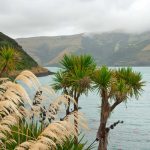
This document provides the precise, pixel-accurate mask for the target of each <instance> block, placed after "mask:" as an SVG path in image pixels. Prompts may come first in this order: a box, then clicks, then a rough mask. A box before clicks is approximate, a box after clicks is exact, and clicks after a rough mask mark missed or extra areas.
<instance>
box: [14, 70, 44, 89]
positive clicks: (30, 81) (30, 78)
mask: <svg viewBox="0 0 150 150" xmlns="http://www.w3.org/2000/svg"><path fill="white" fill-rule="evenodd" d="M18 80H21V81H23V82H24V83H25V84H26V85H28V86H29V87H34V88H35V89H37V88H39V87H40V86H41V84H40V82H39V81H38V79H37V77H36V76H35V75H34V74H33V73H32V72H30V71H28V70H25V71H23V72H21V73H20V75H18V76H17V77H16V79H15V81H18Z"/></svg>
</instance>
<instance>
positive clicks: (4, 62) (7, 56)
mask: <svg viewBox="0 0 150 150" xmlns="http://www.w3.org/2000/svg"><path fill="white" fill-rule="evenodd" d="M20 57H21V56H20V54H19V53H18V52H16V51H15V49H14V48H13V47H2V48H1V51H0V59H1V62H0V69H1V71H5V72H7V71H11V70H15V69H17V66H19V62H20V61H21V60H20Z"/></svg>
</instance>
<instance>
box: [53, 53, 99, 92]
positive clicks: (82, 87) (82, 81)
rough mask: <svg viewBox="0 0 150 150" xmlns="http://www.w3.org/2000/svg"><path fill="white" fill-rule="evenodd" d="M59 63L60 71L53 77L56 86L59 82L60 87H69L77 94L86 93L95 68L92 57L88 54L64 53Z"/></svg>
mask: <svg viewBox="0 0 150 150" xmlns="http://www.w3.org/2000/svg"><path fill="white" fill-rule="evenodd" d="M60 64H61V65H62V71H61V73H60V72H59V73H57V74H56V75H55V78H54V81H56V84H57V88H58V83H60V84H59V87H61V88H71V89H72V90H73V91H76V92H77V93H78V94H83V93H87V91H88V90H89V89H90V88H91V79H90V76H91V75H92V74H93V72H94V70H95V68H96V64H95V61H94V59H93V58H92V57H91V56H90V55H80V56H78V55H65V56H64V57H63V59H62V60H61V61H60ZM56 84H55V85H56Z"/></svg>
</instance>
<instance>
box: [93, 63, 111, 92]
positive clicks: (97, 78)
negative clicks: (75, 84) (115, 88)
mask: <svg viewBox="0 0 150 150" xmlns="http://www.w3.org/2000/svg"><path fill="white" fill-rule="evenodd" d="M92 80H93V81H94V82H95V88H98V89H102V88H107V87H108V86H109V84H110V82H111V70H110V69H108V67H106V66H102V67H101V68H100V69H97V70H96V71H95V73H94V74H93V76H92Z"/></svg>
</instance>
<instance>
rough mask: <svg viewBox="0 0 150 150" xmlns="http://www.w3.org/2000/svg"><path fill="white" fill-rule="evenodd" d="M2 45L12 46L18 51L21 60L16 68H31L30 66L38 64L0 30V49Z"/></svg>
mask: <svg viewBox="0 0 150 150" xmlns="http://www.w3.org/2000/svg"><path fill="white" fill-rule="evenodd" d="M3 46H12V47H13V48H14V49H15V50H16V51H18V52H19V54H20V57H21V62H20V65H19V66H18V70H23V69H31V68H32V67H37V66H38V64H37V62H36V61H34V60H33V58H32V57H30V56H29V55H28V54H27V53H26V52H25V51H24V50H23V49H22V47H21V46H20V45H18V43H17V42H16V41H15V40H14V39H12V38H10V37H8V36H7V35H5V34H3V33H2V32H0V50H1V47H3Z"/></svg>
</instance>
